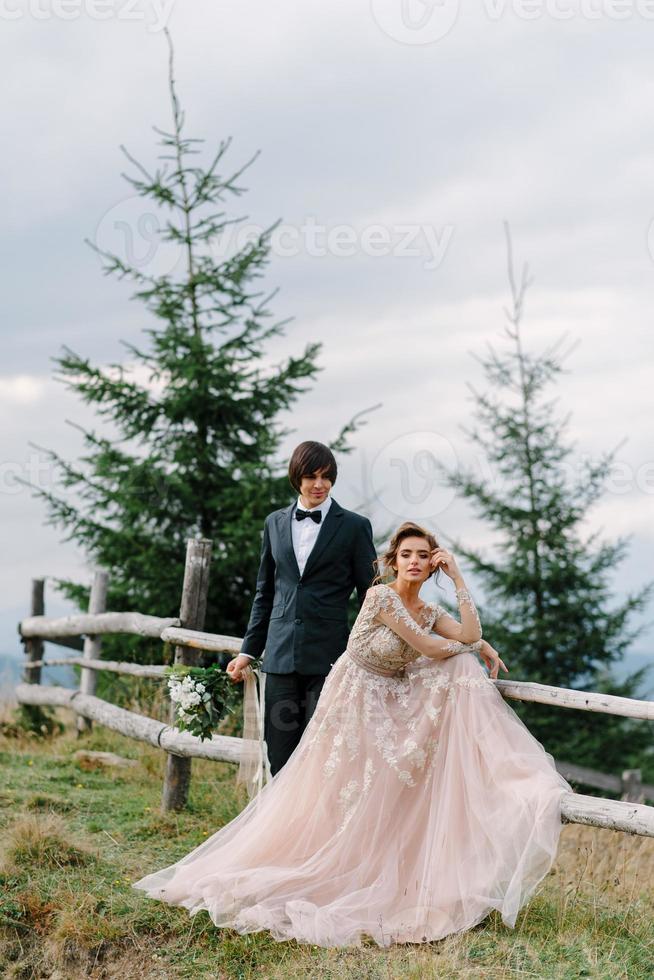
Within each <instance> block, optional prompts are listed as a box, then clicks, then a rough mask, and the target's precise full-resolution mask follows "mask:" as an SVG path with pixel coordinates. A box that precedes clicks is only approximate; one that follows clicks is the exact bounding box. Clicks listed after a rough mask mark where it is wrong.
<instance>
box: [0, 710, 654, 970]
mask: <svg viewBox="0 0 654 980" xmlns="http://www.w3.org/2000/svg"><path fill="white" fill-rule="evenodd" d="M59 717H60V718H61V719H62V720H66V721H67V722H68V728H67V730H66V732H65V733H64V734H63V735H57V736H54V737H52V738H51V739H47V740H39V739H37V740H35V739H33V738H30V737H28V736H25V735H21V734H16V733H13V734H12V735H5V736H2V735H0V774H1V776H2V780H1V781H0V787H1V789H0V832H1V833H0V840H1V852H0V976H1V977H2V978H3V980H4V978H7V980H32V978H41V977H43V978H45V977H48V978H50V980H53V978H54V980H76V978H78V977H80V978H81V977H94V978H103V980H105V978H106V980H111V978H119V977H120V978H123V980H131V978H132V977H138V978H142V980H150V978H152V980H159V978H166V980H174V978H178V977H180V978H181V977H189V978H191V977H192V978H202V977H206V978H223V977H225V978H227V977H230V978H231V977H235V978H236V977H238V978H254V977H256V978H270V980H276V978H280V980H281V978H282V977H284V978H287V977H311V978H314V977H320V978H321V980H322V978H333V980H341V978H346V977H348V978H349V977H352V978H354V977H356V978H357V980H359V978H393V977H398V978H399V977H401V978H416V980H418V978H420V980H423V978H426V977H430V978H431V977H433V978H441V977H442V978H452V977H456V978H463V980H468V978H475V980H477V978H481V980H509V978H511V980H513V978H534V980H541V978H561V980H574V978H577V977H579V978H580V977H592V978H607V980H609V978H610V980H622V978H624V980H641V978H642V980H652V978H653V977H654V968H653V967H652V964H654V929H653V926H652V919H653V915H654V839H651V838H641V837H632V836H629V835H626V834H622V833H618V832H616V831H610V830H602V829H598V828H592V827H582V826H575V825H568V826H566V827H564V828H563V832H562V835H561V844H560V849H559V854H558V858H557V861H556V864H555V866H554V867H553V869H552V871H551V873H550V875H549V876H548V878H547V879H546V881H545V883H544V886H543V888H542V890H541V892H540V893H539V894H538V895H537V896H536V897H535V898H534V899H533V901H532V902H530V903H529V905H528V906H527V907H526V908H525V909H523V911H522V912H521V914H520V917H519V919H518V923H517V926H516V929H515V930H510V929H507V928H506V927H505V926H504V925H503V924H502V922H501V920H500V919H499V917H498V916H496V915H491V916H489V918H488V919H487V920H486V921H485V922H484V923H482V924H481V925H480V926H478V927H477V928H475V929H472V930H470V931H469V932H466V933H463V934H461V935H455V936H450V937H448V938H446V939H445V940H443V941H441V942H439V943H432V944H425V945H424V946H405V947H401V946H396V947H392V948H391V949H390V950H381V949H379V948H378V947H377V946H376V945H374V944H372V942H371V944H370V945H367V946H364V947H362V948H360V949H322V948H317V947H311V946H305V945H301V944H298V943H295V942H284V943H278V942H275V941H274V940H273V939H272V938H271V937H270V936H268V935H267V934H266V933H256V934H252V935H249V936H240V935H238V934H236V933H234V932H232V931H230V930H218V929H216V928H215V927H214V926H213V924H212V923H211V922H210V920H209V919H208V916H206V914H204V913H202V914H200V915H197V916H195V917H194V918H192V919H191V918H190V917H189V916H188V914H187V912H186V911H185V910H183V909H175V908H172V907H170V906H167V905H164V904H163V903H157V902H152V901H150V900H149V899H147V898H146V897H145V896H143V895H142V894H141V893H138V892H135V890H134V889H132V888H131V887H130V882H131V881H133V880H135V879H136V878H137V877H140V876H141V875H142V874H143V873H145V871H147V870H148V869H152V868H155V867H161V866H163V865H164V863H170V861H171V860H175V859H176V858H177V857H179V856H181V855H182V854H184V853H186V852H187V851H188V850H190V849H191V848H192V847H194V846H196V845H197V844H198V843H199V842H200V841H201V840H202V839H203V838H204V837H205V836H206V835H207V834H209V833H212V832H213V831H214V830H215V829H216V827H218V826H221V825H222V824H224V823H225V822H227V821H228V820H229V819H231V818H232V817H233V816H234V815H235V814H236V813H237V812H238V811H239V809H240V808H241V806H242V805H243V802H244V800H243V798H242V796H241V795H238V794H237V793H236V792H235V787H234V779H233V769H232V768H231V767H229V766H228V765H223V764H216V763H211V762H207V761H204V760H196V761H194V763H193V773H194V774H193V784H192V785H193V788H192V795H191V801H190V808H189V810H188V811H185V812H184V813H180V814H171V813H167V814H163V813H161V812H160V810H159V800H160V792H161V780H162V771H163V755H162V753H159V752H157V751H156V750H154V749H152V748H150V747H149V746H143V745H140V744H138V743H135V742H133V741H130V740H128V739H124V738H122V737H121V736H119V735H115V734H113V733H111V732H108V731H106V730H103V729H96V730H95V731H94V732H92V733H91V734H89V735H85V736H83V738H78V737H77V736H76V734H75V733H74V731H73V728H72V726H71V725H70V716H69V715H68V716H67V715H66V713H64V712H62V713H61V715H60V716H59ZM5 731H7V729H5ZM80 747H84V748H87V749H99V750H107V751H113V752H117V753H119V754H121V755H123V756H128V757H130V758H132V759H137V760H138V762H139V765H138V766H136V767H134V768H129V769H120V770H106V769H104V768H100V769H93V770H91V771H84V769H83V768H81V767H80V766H79V765H78V764H77V763H76V762H75V760H74V759H73V753H74V751H75V750H76V749H78V748H80Z"/></svg>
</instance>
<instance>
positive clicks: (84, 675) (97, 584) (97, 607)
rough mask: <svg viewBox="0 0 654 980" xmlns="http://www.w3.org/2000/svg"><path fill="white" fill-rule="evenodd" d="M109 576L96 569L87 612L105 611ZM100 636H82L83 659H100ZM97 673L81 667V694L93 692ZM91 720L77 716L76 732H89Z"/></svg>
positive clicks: (91, 724)
mask: <svg viewBox="0 0 654 980" xmlns="http://www.w3.org/2000/svg"><path fill="white" fill-rule="evenodd" d="M108 581H109V576H108V574H107V572H101V571H97V572H96V573H95V575H94V576H93V584H92V586H91V595H90V596H89V612H90V613H103V612H106V611H107V584H108ZM101 651H102V637H101V636H97V635H96V636H91V635H87V636H85V637H84V653H83V654H82V656H83V657H84V660H100V658H101V656H102V653H101ZM97 677H98V673H97V671H95V670H88V669H87V668H85V667H82V672H81V674H80V679H79V689H80V693H81V694H95V687H96V681H97ZM92 726H93V722H91V721H90V719H88V718H84V717H83V716H82V715H78V716H77V734H78V735H82V734H83V733H84V732H90V731H91V728H92Z"/></svg>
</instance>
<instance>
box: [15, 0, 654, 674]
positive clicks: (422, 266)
mask: <svg viewBox="0 0 654 980" xmlns="http://www.w3.org/2000/svg"><path fill="white" fill-rule="evenodd" d="M0 19H2V20H3V21H5V23H3V25H2V31H1V32H0V55H1V61H2V66H3V74H4V86H3V90H4V92H5V98H4V99H3V100H2V106H1V108H0V116H1V118H2V133H3V143H4V152H3V153H2V154H1V155H0V187H1V188H2V203H3V209H2V210H3V230H4V235H3V246H2V248H3V256H2V260H3V261H2V267H3V272H4V283H3V285H4V290H3V291H4V315H3V323H2V330H3V344H2V352H3V357H2V363H1V365H0V412H1V418H2V426H1V430H0V432H1V435H0V438H1V439H2V454H1V460H0V463H1V465H2V474H1V476H0V489H1V491H2V498H1V499H2V508H1V513H0V521H1V528H2V542H3V561H2V565H1V569H0V574H1V575H2V588H1V590H0V652H2V653H13V652H15V653H18V651H19V646H18V643H17V639H16V622H17V620H18V619H19V618H20V617H21V616H23V615H25V614H26V611H27V607H26V603H27V601H28V597H29V581H30V578H31V577H32V576H36V575H39V576H58V575H69V574H70V575H79V576H83V577H84V578H88V577H89V576H90V574H91V572H90V569H89V568H88V567H87V566H86V565H85V562H84V556H83V555H82V554H80V553H78V552H77V550H76V549H75V548H74V547H73V546H72V545H70V544H65V543H62V541H61V534H60V532H58V531H56V530H54V529H52V528H49V527H46V526H44V516H45V514H44V509H43V507H42V505H41V504H40V503H39V502H38V501H37V500H34V499H33V498H32V497H31V496H30V494H29V493H28V492H27V491H26V490H25V489H24V488H21V487H20V486H19V485H18V484H16V482H15V477H16V476H22V477H27V478H30V479H32V480H34V481H35V482H38V483H39V484H40V485H42V486H50V487H52V486H53V480H54V476H53V474H52V473H51V472H50V471H49V469H48V467H47V465H45V462H46V461H45V457H44V454H43V452H42V451H41V450H38V449H35V448H34V447H33V445H31V444H36V445H38V446H44V447H49V448H52V449H56V450H57V451H59V452H61V453H63V454H64V455H65V456H67V457H68V458H74V457H75V456H76V454H78V452H79V449H80V445H81V443H80V435H79V432H78V430H77V429H76V428H75V427H74V425H71V424H70V423H71V422H72V423H74V424H75V425H84V426H88V425H91V424H93V418H92V416H91V414H90V413H89V412H88V411H87V410H86V409H84V408H83V407H82V406H81V405H80V403H79V402H78V400H77V399H76V398H75V397H74V396H72V395H71V394H70V393H68V392H66V390H65V389H64V388H63V386H62V385H61V384H59V383H57V382H56V381H55V380H53V377H52V372H53V363H52V361H51V358H52V357H53V356H54V355H55V354H57V353H59V352H60V350H61V348H62V345H64V344H66V345H68V346H70V347H72V348H73V349H74V350H76V351H77V352H78V353H80V354H83V355H85V356H88V357H89V358H90V359H91V360H92V361H94V362H96V363H99V364H102V363H104V364H106V363H110V362H111V361H115V360H124V359H125V349H124V347H123V346H122V345H121V343H120V341H121V339H122V340H126V341H131V342H135V343H136V342H139V341H140V340H141V339H142V334H141V331H142V328H143V326H145V325H146V324H147V323H148V321H147V319H146V317H145V316H144V312H143V309H142V307H141V306H140V305H139V304H138V303H136V302H130V295H131V292H132V290H131V287H130V285H129V284H128V283H125V282H123V283H120V282H118V281H117V280H115V279H111V278H108V277H105V276H104V275H103V274H102V271H101V266H100V262H99V259H98V257H97V255H96V254H95V253H94V252H93V251H92V249H91V248H89V246H88V245H87V244H85V242H84V239H85V238H89V239H91V240H92V241H95V242H96V243H98V244H99V245H100V246H101V247H107V248H112V249H113V250H114V251H121V249H122V250H123V252H125V251H126V250H130V254H131V256H132V258H134V260H135V261H136V262H137V263H139V264H141V266H143V267H147V268H148V269H152V270H158V271H172V270H173V269H174V268H175V263H176V261H177V256H176V255H175V254H174V253H170V251H167V250H166V249H165V248H158V249H157V248H154V247H153V235H152V224H151V216H150V215H148V214H147V213H146V214H144V213H143V211H144V209H143V206H142V204H140V203H139V202H138V201H136V200H135V199H134V194H133V190H132V188H131V187H130V185H129V184H128V183H127V182H126V181H125V180H124V178H123V177H122V176H121V173H122V172H124V171H127V172H129V173H133V172H134V171H133V168H131V167H130V166H129V164H128V163H127V160H126V159H125V157H124V155H123V154H122V152H121V150H120V145H121V144H124V145H125V146H126V147H127V149H128V150H129V152H130V153H131V154H132V155H133V156H135V157H136V158H137V159H138V160H139V161H140V162H141V163H143V164H145V165H147V166H150V167H152V166H154V165H155V163H156V154H157V153H158V152H159V147H158V146H157V138H158V137H157V134H156V133H155V132H154V130H153V128H152V127H153V126H158V127H160V128H163V129H169V128H170V103H169V99H168V88H167V57H168V48H167V43H166V39H165V36H164V34H163V31H162V27H163V26H164V25H167V26H168V28H169V30H170V32H171V35H172V38H173V42H174V45H175V58H176V76H177V87H178V94H179V97H180V100H181V102H182V105H183V107H184V108H185V110H186V120H187V122H186V130H185V132H186V134H187V135H189V136H197V137H202V138H204V139H206V144H205V146H206V153H207V155H208V154H209V153H210V151H211V150H212V149H213V148H215V147H217V145H218V144H219V141H220V140H221V139H225V138H226V137H230V136H231V137H232V145H231V148H230V150H229V152H228V154H227V157H226V158H225V159H226V163H225V169H229V170H236V169H237V168H238V167H239V166H241V165H242V164H243V163H245V162H246V161H247V160H249V159H250V158H251V157H252V156H253V155H254V154H255V153H256V152H257V151H259V150H260V151H261V152H260V155H259V156H258V158H257V159H256V161H255V162H254V164H253V165H252V166H251V167H250V169H249V170H248V171H247V174H246V175H245V176H244V178H243V179H242V180H241V184H242V185H243V186H245V187H247V188H248V192H247V193H246V194H245V195H243V196H242V197H241V198H240V199H238V200H236V199H234V200H233V204H232V208H233V212H232V213H233V215H234V216H243V217H245V218H246V219H247V220H246V221H245V222H244V226H249V225H250V226H259V227H265V226H268V225H270V224H271V223H272V222H274V221H276V220H278V219H280V221H281V224H280V229H279V232H278V233H277V235H276V238H275V245H274V254H273V257H272V261H271V264H270V266H269V274H268V281H267V285H269V287H270V288H271V289H272V288H274V287H279V293H278V295H277V296H276V298H275V300H274V303H273V308H274V312H275V314H276V315H277V316H278V317H279V318H280V319H281V318H284V317H292V318H293V320H292V322H291V323H290V324H289V326H288V327H287V329H286V335H285V337H283V338H279V339H278V340H276V341H275V343H274V344H273V345H271V348H270V351H269V356H270V360H271V363H272V362H274V361H275V360H276V359H279V358H280V357H281V356H282V355H284V354H288V353H290V352H291V351H297V350H298V349H301V348H303V347H304V345H305V344H306V343H308V342H311V341H315V340H320V341H322V342H323V344H324V346H323V350H322V353H321V356H320V365H321V367H322V371H321V374H320V376H319V380H318V381H317V383H316V385H315V387H314V388H313V390H312V391H311V392H310V393H308V394H306V395H305V396H304V397H303V398H302V399H301V401H300V402H298V404H297V409H296V411H294V412H293V413H292V415H291V417H290V418H289V419H288V420H287V421H288V424H289V425H292V426H293V427H294V428H295V432H294V433H293V435H292V436H291V437H289V440H288V445H287V446H285V451H286V450H288V449H290V448H292V445H293V444H294V443H296V442H298V441H300V440H301V439H305V438H318V439H321V440H324V441H328V440H329V439H331V438H333V437H334V436H335V435H336V434H337V432H338V431H339V429H340V427H341V425H342V424H343V423H344V422H345V421H347V420H348V419H349V418H351V417H352V416H353V415H354V414H355V413H356V412H358V411H361V410H363V409H365V408H368V407H370V406H373V405H377V404H380V407H379V408H377V409H376V410H375V411H374V412H372V413H371V415H370V419H369V422H368V424H367V425H366V427H365V428H364V429H362V430H361V431H360V433H359V434H358V435H357V437H356V440H355V441H356V447H357V449H356V452H354V453H353V454H352V455H351V456H349V457H346V458H343V460H342V468H341V474H340V476H339V480H338V483H337V486H336V487H335V489H334V496H335V497H336V499H338V501H339V502H340V503H342V504H343V505H344V506H349V507H356V506H358V505H360V504H361V502H362V500H363V499H364V498H365V497H367V496H368V497H370V496H371V497H372V512H373V516H374V520H375V524H376V527H377V529H378V530H379V531H380V532H381V531H383V530H384V529H386V528H388V527H391V526H392V525H393V524H394V523H398V522H399V520H400V519H401V518H405V517H408V516H418V517H420V519H422V520H424V521H426V522H429V523H431V524H432V525H433V526H434V527H435V528H436V529H437V530H438V531H440V532H441V534H443V535H445V536H447V535H451V536H452V537H454V536H458V537H460V538H461V539H463V540H465V541H466V542H469V543H471V544H473V543H474V544H478V545H480V546H482V547H489V548H490V547H492V544H493V542H492V536H491V535H490V534H489V531H488V528H486V527H484V526H483V525H481V524H480V523H479V522H478V521H476V520H475V518H474V516H473V514H472V513H471V510H470V507H469V505H468V504H465V503H464V502H462V501H460V500H456V499H454V500H453V499H451V495H447V494H445V493H444V492H443V490H442V488H440V489H439V487H438V486H437V485H435V484H434V481H433V480H430V476H429V474H428V473H427V474H426V473H425V471H424V470H421V468H420V459H421V458H424V457H420V456H419V454H420V451H421V450H422V451H424V450H427V451H429V452H432V453H434V454H435V455H438V456H439V458H442V459H444V460H446V461H447V462H450V463H456V462H457V461H461V462H469V463H471V464H473V465H475V466H479V467H485V469H484V470H483V471H484V472H486V473H487V476H488V478H489V479H491V480H492V479H493V473H492V471H488V463H487V461H485V460H484V459H483V458H482V457H481V456H480V454H479V451H478V450H477V449H475V448H474V447H472V446H471V445H470V444H469V443H468V441H467V440H466V438H465V436H464V434H463V432H462V427H463V426H467V425H469V424H470V421H471V408H472V403H471V400H470V396H469V389H468V387H467V386H468V384H473V385H475V386H476V387H478V388H483V386H484V380H483V375H482V371H481V368H480V366H479V364H478V362H477V361H476V360H475V358H474V357H473V354H474V353H475V352H478V353H482V352H483V351H484V350H485V349H486V345H487V344H488V343H492V344H493V345H494V346H496V347H497V348H498V349H502V347H503V344H504V341H503V326H504V313H503V309H504V306H505V305H506V303H507V301H508V297H509V292H508V283H507V277H506V252H505V242H504V231H503V222H504V221H508V222H509V223H510V226H511V229H512V234H513V242H514V249H515V254H516V258H517V260H518V262H522V261H527V262H528V263H529V267H530V270H531V272H532V275H533V277H534V282H533V285H532V286H531V288H530V289H529V292H528V298H527V304H526V312H525V321H524V328H523V331H524V343H525V345H526V346H527V347H528V348H529V349H531V350H540V349H542V348H543V347H545V346H547V345H549V344H551V343H553V342H554V341H555V340H556V339H557V338H559V337H560V336H561V335H564V334H565V335H567V338H568V339H567V347H569V348H570V354H569V356H568V358H567V360H566V367H567V369H568V373H566V374H565V375H564V376H563V378H562V380H561V381H560V383H559V385H558V387H557V391H556V394H557V395H558V396H559V398H560V401H559V406H560V409H561V411H562V412H568V411H569V412H571V419H570V423H569V428H568V433H569V439H570V441H571V442H572V443H573V444H574V447H575V453H576V454H577V456H576V458H582V457H584V456H591V457H592V456H596V455H597V454H598V453H601V452H602V451H606V450H609V449H612V448H614V447H616V446H619V447H620V448H619V450H618V453H617V464H618V466H617V469H616V471H615V474H614V479H613V480H612V483H611V486H610V487H609V488H608V491H607V493H606V494H605V496H604V498H603V499H602V501H601V502H600V503H598V504H597V505H596V506H595V507H594V509H593V511H592V512H591V514H590V515H589V520H588V523H587V530H588V532H591V531H593V530H595V529H597V528H601V529H603V533H604V534H605V536H606V537H607V538H614V537H615V536H616V535H630V536H631V538H630V541H631V547H630V552H629V557H628V559H627V560H626V561H625V562H623V563H622V565H621V566H620V567H619V568H617V569H616V570H615V578H614V587H615V595H616V598H618V597H620V596H621V595H623V594H624V593H625V592H626V591H628V590H634V589H637V588H638V587H639V586H641V585H643V584H644V583H645V582H647V581H649V580H650V579H651V578H652V577H654V575H653V563H652V546H653V544H654V540H653V539H654V531H653V527H654V522H653V520H652V518H653V517H654V507H653V494H654V462H653V457H652V440H651V419H652V417H653V409H654V405H653V401H654V396H653V389H654V384H653V382H654V376H653V368H652V360H653V353H654V351H653V342H652V326H651V317H652V313H651V310H652V306H653V300H654V259H653V255H654V226H652V219H653V218H654V126H653V125H652V121H651V106H652V102H653V101H654V69H653V68H652V45H653V43H654V5H652V9H651V10H650V9H649V7H648V3H647V0H634V2H633V3H631V2H629V0H621V2H620V3H619V4H618V3H617V2H613V0H584V2H583V3H575V2H573V0H556V2H555V0H546V2H545V0H543V3H542V4H539V3H538V0H535V2H534V0H531V2H527V0H524V2H521V0H483V2H482V3H481V4H479V3H477V4H465V5H457V4H456V2H453V0H443V2H440V3H439V2H431V0H430V2H429V3H424V2H422V0H406V2H402V0H372V2H364V0H332V2H331V3H329V4H325V3H319V2H317V0H304V2H303V3H301V4H300V3H289V2H287V0H277V2H276V3H273V4H271V3H269V2H264V0H220V2H216V0H213V2H210V0H194V2H193V3H192V4H182V3H181V2H180V0H177V2H175V0H173V3H170V2H161V3H150V2H142V3H134V2H133V0H123V2H121V0H118V2H115V3H111V2H104V0H102V2H100V0H3V2H1V3H0ZM153 220H154V219H153ZM392 460H400V463H399V464H397V463H396V464H393V465H390V464H391V463H392ZM402 476H404V483H402ZM394 481H395V482H394ZM464 570H465V569H464ZM472 584H473V585H474V582H473V583H472ZM480 598H483V596H480ZM65 608H66V607H65V605H64V604H63V603H62V602H61V601H60V600H58V599H57V598H56V596H55V595H54V593H53V592H52V591H51V592H50V595H49V598H48V609H49V611H50V612H52V613H55V612H61V611H64V610H65ZM653 618H654V617H653V616H652V610H651V608H650V609H649V610H648V615H647V616H645V617H644V618H643V621H645V622H648V623H650V622H651V621H652V619H653ZM653 640H654V630H653V629H652V628H651V627H648V629H647V632H646V633H645V634H644V635H643V637H642V638H641V639H639V640H638V641H637V642H636V643H635V644H634V649H633V656H632V657H631V659H630V665H631V666H636V665H637V664H640V663H643V662H646V661H648V662H649V661H650V660H651V659H652V658H651V653H652V642H653Z"/></svg>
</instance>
